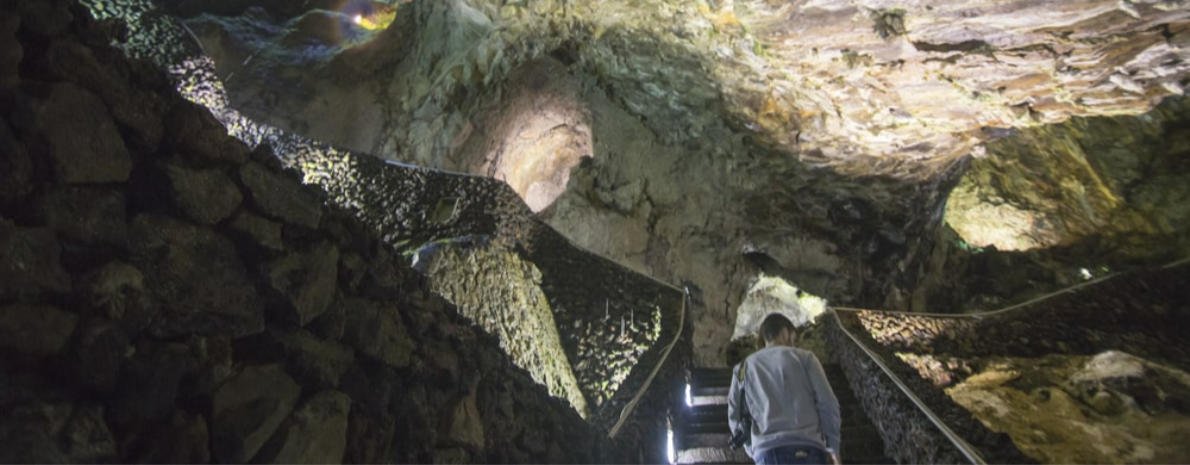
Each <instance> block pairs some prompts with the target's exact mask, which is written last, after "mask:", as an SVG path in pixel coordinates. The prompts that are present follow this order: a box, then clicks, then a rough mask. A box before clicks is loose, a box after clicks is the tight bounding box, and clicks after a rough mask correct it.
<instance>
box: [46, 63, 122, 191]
mask: <svg viewBox="0 0 1190 465" xmlns="http://www.w3.org/2000/svg"><path fill="white" fill-rule="evenodd" d="M34 114H35V118H36V121H37V125H38V127H39V128H40V132H41V134H42V137H44V138H45V143H46V145H47V149H48V150H49V155H50V157H51V158H52V159H53V160H54V169H55V171H56V173H57V176H58V178H59V179H60V180H61V181H62V182H65V183H68V184H81V183H103V182H120V181H125V180H127V179H128V174H129V173H131V172H132V158H131V155H130V154H129V153H128V148H127V147H126V146H125V145H124V139H123V138H122V137H120V132H119V130H117V128H116V123H115V122H114V121H112V117H111V115H110V114H109V113H108V111H107V107H106V106H105V105H104V104H103V101H102V100H100V99H99V97H96V96H95V94H92V93H91V92H89V91H87V90H86V89H83V88H81V87H79V86H77V85H74V84H57V85H55V86H53V88H52V89H51V90H50V94H49V96H47V97H46V98H45V100H44V101H40V102H37V103H36V104H34Z"/></svg>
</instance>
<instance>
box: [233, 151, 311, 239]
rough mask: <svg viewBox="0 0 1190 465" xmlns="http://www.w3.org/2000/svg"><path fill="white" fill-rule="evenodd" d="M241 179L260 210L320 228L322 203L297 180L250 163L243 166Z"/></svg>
mask: <svg viewBox="0 0 1190 465" xmlns="http://www.w3.org/2000/svg"><path fill="white" fill-rule="evenodd" d="M240 182H241V183H243V185H244V188H245V189H246V190H247V192H248V196H249V198H251V199H252V202H253V204H255V205H256V206H257V207H258V208H259V209H260V212H261V213H264V214H265V215H267V216H269V217H272V218H275V219H278V220H281V221H284V222H286V223H292V224H297V225H300V226H305V227H307V228H317V227H318V223H319V221H320V220H321V219H322V206H321V204H320V203H319V202H318V201H317V200H316V199H313V198H311V196H310V195H309V193H307V192H306V191H305V190H303V189H302V187H301V184H300V183H298V182H297V181H295V180H293V179H289V178H287V177H286V176H284V175H282V174H280V173H276V172H273V171H269V170H267V169H265V168H264V167H262V166H260V165H259V164H257V163H248V164H246V165H244V166H243V167H242V168H240Z"/></svg>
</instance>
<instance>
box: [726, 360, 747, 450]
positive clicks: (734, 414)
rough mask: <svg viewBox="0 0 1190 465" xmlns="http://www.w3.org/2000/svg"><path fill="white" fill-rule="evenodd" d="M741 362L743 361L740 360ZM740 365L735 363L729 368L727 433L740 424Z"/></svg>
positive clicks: (733, 430) (732, 431) (730, 432)
mask: <svg viewBox="0 0 1190 465" xmlns="http://www.w3.org/2000/svg"><path fill="white" fill-rule="evenodd" d="M740 363H743V362H740ZM739 373H740V366H739V365H736V366H735V368H732V370H731V389H728V390H727V424H728V428H729V429H728V431H727V434H732V433H734V432H735V430H736V427H738V426H739V424H740V416H741V415H740V405H739V403H740V400H739V397H740V391H739V390H740V388H741V387H742V386H740V382H739Z"/></svg>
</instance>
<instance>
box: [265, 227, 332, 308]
mask: <svg viewBox="0 0 1190 465" xmlns="http://www.w3.org/2000/svg"><path fill="white" fill-rule="evenodd" d="M338 263H339V249H338V248H336V247H335V246H334V245H333V244H330V243H325V242H324V243H321V244H318V245H317V246H315V247H314V248H313V249H312V250H309V251H306V252H293V253H290V254H288V255H286V256H284V257H281V258H279V259H277V260H273V261H271V262H268V263H266V264H264V266H263V268H262V269H261V274H262V275H264V276H265V278H266V279H267V281H268V283H269V285H270V286H272V288H273V290H275V291H277V292H278V293H280V295H281V296H282V298H283V299H284V300H285V304H286V312H285V313H286V314H285V316H284V317H283V318H282V319H283V320H286V321H288V322H291V323H292V324H296V325H297V326H305V325H306V324H307V323H309V322H310V321H312V320H314V319H315V318H317V317H318V316H319V315H321V314H322V313H323V312H325V311H326V309H327V307H328V306H329V305H330V304H331V301H332V300H333V299H334V297H335V284H336V283H337V282H338V277H339V274H338V271H339V268H338Z"/></svg>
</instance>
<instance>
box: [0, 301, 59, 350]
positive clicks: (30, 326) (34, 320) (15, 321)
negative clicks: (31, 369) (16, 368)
mask: <svg viewBox="0 0 1190 465" xmlns="http://www.w3.org/2000/svg"><path fill="white" fill-rule="evenodd" d="M77 324H78V315H75V314H73V313H67V312H64V311H62V310H58V309H57V308H54V307H51V306H49V305H40V304H25V303H18V304H13V305H6V306H2V307H0V348H3V349H4V352H6V353H8V352H10V351H11V353H15V354H17V355H21V356H26V357H33V358H43V357H48V356H50V355H54V354H57V353H60V352H62V350H63V349H64V348H65V347H66V343H67V342H69V341H70V336H71V334H74V328H75V326H76V325H77Z"/></svg>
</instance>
